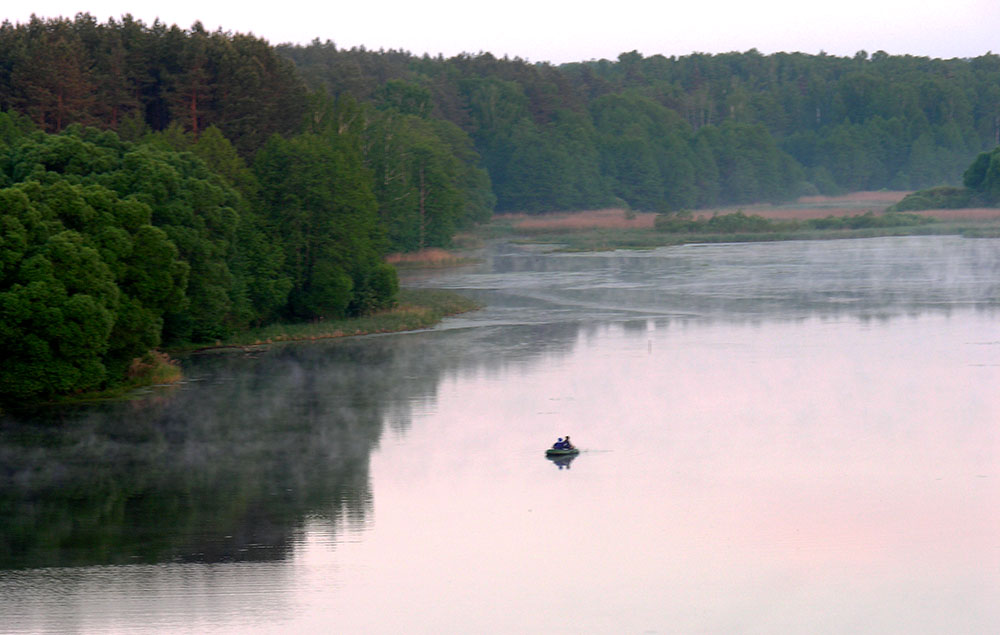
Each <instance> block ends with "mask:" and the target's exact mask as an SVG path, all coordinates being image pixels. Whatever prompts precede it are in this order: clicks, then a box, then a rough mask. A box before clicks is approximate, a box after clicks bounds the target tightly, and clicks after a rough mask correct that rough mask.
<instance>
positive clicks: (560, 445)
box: [552, 434, 574, 450]
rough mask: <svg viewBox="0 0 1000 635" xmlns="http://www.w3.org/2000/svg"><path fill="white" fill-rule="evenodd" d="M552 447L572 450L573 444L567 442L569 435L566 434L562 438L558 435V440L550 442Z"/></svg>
mask: <svg viewBox="0 0 1000 635" xmlns="http://www.w3.org/2000/svg"><path fill="white" fill-rule="evenodd" d="M552 449H553V450H573V449H574V448H573V444H572V443H570V442H569V435H568V434H567V435H566V438H565V439H563V438H562V437H559V440H558V441H556V442H555V443H553V444H552Z"/></svg>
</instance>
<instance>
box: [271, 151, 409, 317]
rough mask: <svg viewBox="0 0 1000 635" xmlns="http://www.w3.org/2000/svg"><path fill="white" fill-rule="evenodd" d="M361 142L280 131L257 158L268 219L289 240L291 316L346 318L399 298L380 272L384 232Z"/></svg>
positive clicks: (287, 269) (286, 248) (286, 252)
mask: <svg viewBox="0 0 1000 635" xmlns="http://www.w3.org/2000/svg"><path fill="white" fill-rule="evenodd" d="M358 142H359V139H357V138H354V137H352V136H350V135H346V136H341V135H335V134H328V135H325V136H320V135H317V134H302V135H298V136H296V137H293V138H291V139H283V138H281V137H278V136H274V137H272V138H271V139H270V140H269V141H268V143H267V144H266V145H265V146H264V148H262V149H261V151H260V152H259V153H258V155H257V159H256V161H255V162H254V172H255V174H256V177H257V180H258V182H259V183H260V202H261V208H260V209H261V213H262V217H263V218H264V219H265V221H266V222H267V223H268V224H269V225H270V226H271V227H273V228H274V231H275V233H276V235H277V236H280V237H281V240H282V245H283V249H284V272H285V274H286V275H287V277H288V279H289V280H290V281H291V289H290V292H289V299H288V304H287V306H286V307H285V309H284V312H285V313H286V314H287V315H288V316H289V317H293V318H298V319H313V318H318V317H343V316H345V315H348V314H357V313H361V312H363V311H365V310H368V309H370V308H372V307H373V306H381V305H384V304H388V303H391V302H392V301H393V300H394V298H393V297H392V296H391V295H385V294H387V293H391V292H392V291H393V289H392V287H391V285H387V284H386V280H385V275H386V274H384V273H379V266H380V261H379V257H380V254H381V253H382V235H381V231H380V228H379V225H378V216H377V204H376V200H375V196H374V195H373V194H372V191H371V177H370V176H369V174H368V172H367V170H366V169H365V168H364V165H363V164H362V159H361V153H360V151H359V150H358V145H359V143H358Z"/></svg>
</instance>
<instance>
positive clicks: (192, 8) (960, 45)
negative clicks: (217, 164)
mask: <svg viewBox="0 0 1000 635" xmlns="http://www.w3.org/2000/svg"><path fill="white" fill-rule="evenodd" d="M5 5H6V6H5V7H4V8H3V9H0V18H2V19H7V20H10V21H11V22H25V21H27V20H28V18H29V17H30V15H31V14H32V13H35V14H37V15H38V16H40V17H58V16H65V17H72V16H73V15H75V14H76V13H78V12H84V11H86V12H89V13H91V14H93V15H94V16H95V17H96V18H97V19H98V20H99V21H100V22H105V21H107V19H108V18H109V17H115V18H118V17H120V16H121V15H123V14H125V13H131V14H132V15H133V17H135V18H137V19H140V20H142V21H143V22H145V23H147V24H151V23H152V22H153V21H154V20H155V19H156V18H159V19H160V20H161V21H162V22H166V23H167V24H177V25H178V26H180V27H182V28H188V27H190V26H191V24H192V23H194V21H195V20H201V22H202V24H204V25H205V27H206V28H207V29H209V30H212V31H214V30H215V29H217V28H219V27H221V28H222V29H223V30H225V31H234V32H235V31H238V32H242V33H253V34H254V35H257V36H258V37H262V38H264V39H266V40H268V41H270V42H271V43H272V44H279V43H282V42H297V43H301V44H307V43H309V42H310V41H311V40H312V39H313V38H319V39H320V40H324V41H325V40H331V41H333V42H334V43H335V44H336V45H337V47H338V48H351V47H355V46H364V47H365V48H367V49H369V50H379V49H398V50H405V51H409V52H410V53H413V54H415V55H422V54H424V53H429V54H430V55H437V54H438V53H441V54H443V55H444V56H445V57H450V56H453V55H457V54H459V53H478V52H481V51H485V52H490V53H492V54H494V55H496V56H497V57H503V56H505V55H506V56H509V57H520V58H522V59H526V60H528V61H531V62H546V61H547V62H553V63H557V64H558V63H563V62H574V61H585V60H592V59H601V58H607V59H612V60H613V59H616V58H617V57H618V54H619V53H621V52H624V51H631V50H637V51H639V52H640V53H642V54H643V55H644V56H647V57H648V56H651V55H655V54H662V55H667V56H670V55H678V56H680V55H687V54H690V53H693V52H702V53H724V52H729V51H747V50H749V49H751V48H756V49H757V50H759V51H760V52H761V53H764V54H768V53H775V52H779V51H786V52H792V51H801V52H803V53H810V54H816V53H819V52H821V51H825V52H826V53H828V54H831V55H838V56H845V55H854V53H856V52H857V51H859V50H862V49H863V50H866V51H868V52H869V53H874V52H875V51H878V50H884V51H886V52H887V53H890V54H893V55H903V54H910V55H919V56H929V57H941V58H951V57H976V56H978V55H982V54H984V53H987V52H991V51H993V52H1000V2H998V0H935V1H934V2H929V1H928V0H836V1H834V2H806V1H803V0H756V1H754V0H707V1H705V0H703V1H701V2H699V1H698V0H687V1H686V2H676V1H675V2H669V1H667V2H663V1H662V0H661V1H660V2H655V1H650V0H646V1H644V2H643V1H639V0H620V1H618V2H614V1H612V2H594V1H593V0H579V1H577V2H575V3H571V2H549V1H546V0H534V1H533V0H507V1H506V2H493V3H484V2H471V1H469V0H462V1H459V0H424V1H422V2H421V1H416V0H406V1H403V0H382V1H380V2H379V1H377V0H376V1H375V2H364V1H358V0H353V1H351V2H325V3H324V2H303V1H302V0H287V1H285V2H276V3H273V2H269V3H257V4H253V5H247V4H243V3H239V4H237V3H213V2H200V3H196V2H192V1H191V0H176V1H174V2H156V3H135V2H123V1H121V0H93V1H90V2H88V1H86V0H38V1H36V2H25V3H16V2H7V3H5Z"/></svg>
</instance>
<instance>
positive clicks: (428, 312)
mask: <svg viewBox="0 0 1000 635" xmlns="http://www.w3.org/2000/svg"><path fill="white" fill-rule="evenodd" d="M478 308H480V305H479V304H477V303H476V302H475V301H473V300H471V299H469V298H467V297H465V296H462V295H460V294H458V293H454V292H451V291H446V290H442V289H407V288H404V289H400V291H399V300H398V302H397V304H396V305H395V306H393V307H392V308H388V309H383V310H381V311H377V312H374V313H370V314H368V315H363V316H359V317H352V318H342V319H318V320H314V321H312V322H284V323H275V324H268V325H265V326H259V327H253V328H249V329H246V330H243V331H239V332H237V333H234V334H233V335H231V336H229V337H227V338H226V339H224V340H217V341H216V342H214V343H212V344H209V345H206V344H205V343H203V342H199V343H186V344H181V345H178V346H175V347H172V348H170V349H169V352H171V353H174V354H178V353H186V352H190V351H192V350H210V349H226V348H233V347H240V348H245V347H250V346H267V345H271V344H276V343H280V342H296V341H308V340H320V339H333V338H339V337H350V336H357V335H373V334H377V333H398V332H401V331H415V330H418V329H424V328H429V327H432V326H434V325H435V324H437V323H438V322H440V321H441V320H442V319H443V318H445V317H448V316H452V315H458V314H460V313H466V312H468V311H474V310H475V309H478Z"/></svg>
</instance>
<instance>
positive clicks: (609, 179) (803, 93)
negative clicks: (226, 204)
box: [278, 41, 1000, 211]
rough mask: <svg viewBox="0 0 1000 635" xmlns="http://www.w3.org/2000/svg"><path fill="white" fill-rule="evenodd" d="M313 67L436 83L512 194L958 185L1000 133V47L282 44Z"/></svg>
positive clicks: (727, 199)
mask: <svg viewBox="0 0 1000 635" xmlns="http://www.w3.org/2000/svg"><path fill="white" fill-rule="evenodd" d="M278 50H279V52H281V53H282V54H283V55H286V56H288V57H289V58H290V59H292V60H293V61H294V62H295V64H296V66H297V68H298V69H299V72H300V73H301V75H302V76H303V78H304V79H305V81H306V82H307V84H308V85H309V86H310V87H312V88H315V89H320V90H324V91H328V92H330V93H331V94H350V95H353V96H355V97H356V98H358V99H361V100H367V99H377V94H378V91H379V90H380V89H381V87H382V86H383V85H384V84H385V82H386V81H389V80H398V81H405V82H407V83H410V84H412V85H415V86H419V87H422V88H424V89H426V90H428V91H429V92H430V93H431V95H432V97H433V110H432V114H433V115H434V116H435V117H440V118H442V119H446V120H448V121H451V122H453V123H455V124H456V125H458V126H459V127H461V128H462V129H463V130H465V131H466V132H468V133H469V135H470V136H471V137H472V138H473V139H474V140H475V142H476V148H477V149H478V150H479V152H480V154H481V155H482V156H483V159H484V162H485V164H486V165H487V167H488V169H489V174H490V177H491V179H492V181H493V185H494V192H495V194H496V196H497V207H498V209H500V210H504V211H514V210H527V211H546V210H554V209H573V208H584V207H596V206H600V205H604V204H607V203H611V202H616V203H619V204H621V203H625V204H628V205H630V206H631V207H633V208H638V209H646V210H655V211H669V210H676V209H685V208H697V207H706V206H712V205H719V204H733V203H749V202H755V201H765V200H776V199H785V198H790V197H794V196H798V195H801V194H816V193H823V194H836V193H840V192H844V191H855V190H866V189H882V188H888V189H916V188H921V187H927V186H931V185H938V184H958V183H959V182H960V181H961V176H962V173H963V170H965V168H966V167H967V166H968V164H969V163H970V161H971V160H972V159H973V158H974V157H975V156H976V154H977V153H979V152H982V151H984V150H988V149H990V148H993V147H994V146H996V145H997V144H998V142H1000V56H997V55H993V54H987V55H983V56H981V57H977V58H975V59H968V60H965V59H952V60H938V59H928V58H922V57H912V56H890V55H888V54H886V53H884V52H881V51H879V52H876V53H874V54H872V55H869V54H867V53H866V52H864V51H861V52H859V53H858V54H857V55H855V56H854V57H834V56H829V55H825V54H820V55H806V54H802V53H777V54H773V55H766V56H765V55H761V54H760V53H758V52H756V51H753V50H751V51H749V52H746V53H728V54H722V55H705V54H693V55H689V56H683V57H670V58H667V57H663V56H652V57H643V56H641V55H639V54H638V53H635V52H632V53H624V54H622V55H620V56H619V57H618V59H617V60H616V61H608V60H600V61H590V62H580V63H575V64H566V65H562V66H558V67H556V66H552V65H549V64H531V63H528V62H526V61H523V60H519V59H513V60H511V59H506V58H504V59H497V58H495V57H493V56H491V55H489V54H480V55H476V56H471V55H462V56H458V57H454V58H451V59H443V58H441V57H437V58H430V57H427V56H424V57H415V56H412V55H409V54H407V53H403V52H398V51H388V52H385V51H378V52H374V51H366V50H364V49H351V50H340V49H337V48H336V46H335V45H333V44H332V43H330V42H326V43H320V42H318V41H314V42H313V43H312V44H310V45H308V46H280V47H278Z"/></svg>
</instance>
